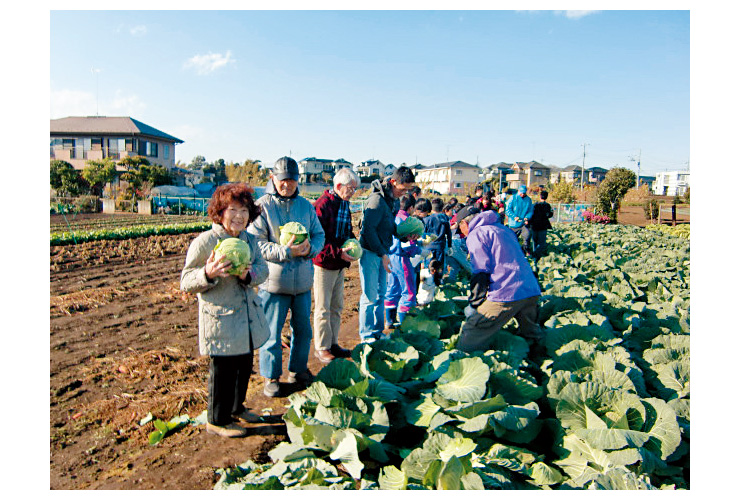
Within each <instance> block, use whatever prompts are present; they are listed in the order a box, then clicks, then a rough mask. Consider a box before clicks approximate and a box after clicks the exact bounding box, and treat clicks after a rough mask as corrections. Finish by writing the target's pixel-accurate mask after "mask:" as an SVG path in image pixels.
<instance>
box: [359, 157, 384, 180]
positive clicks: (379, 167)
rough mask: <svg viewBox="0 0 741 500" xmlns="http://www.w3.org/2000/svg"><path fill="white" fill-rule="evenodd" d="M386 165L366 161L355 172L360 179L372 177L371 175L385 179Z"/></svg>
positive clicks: (376, 161) (375, 161) (374, 161)
mask: <svg viewBox="0 0 741 500" xmlns="http://www.w3.org/2000/svg"><path fill="white" fill-rule="evenodd" d="M385 170H386V165H384V164H383V163H381V162H380V161H378V160H366V161H364V162H362V163H360V164H359V165H358V166H357V168H356V169H355V171H356V172H357V173H358V175H359V176H360V177H370V176H371V175H377V176H379V177H383V176H384V175H385Z"/></svg>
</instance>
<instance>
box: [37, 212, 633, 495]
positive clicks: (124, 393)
mask: <svg viewBox="0 0 741 500" xmlns="http://www.w3.org/2000/svg"><path fill="white" fill-rule="evenodd" d="M91 217H92V218H94V216H91ZM52 219H53V220H52V222H56V220H54V219H55V218H54V217H52ZM620 222H621V223H624V224H636V225H645V220H644V217H643V210H642V208H641V207H626V208H625V209H623V213H622V214H621V217H620ZM195 236H196V234H189V235H180V236H154V237H149V238H139V239H135V240H126V241H119V242H92V243H84V244H80V245H75V246H63V247H51V248H50V290H51V296H50V304H49V316H50V331H49V349H50V394H49V402H50V408H49V418H50V486H51V488H52V489H173V490H174V489H210V488H212V487H213V484H214V482H215V481H216V479H217V478H218V475H217V474H216V470H217V469H218V468H220V467H229V466H232V465H234V464H238V463H242V462H244V461H245V460H247V459H252V460H255V461H259V462H267V461H268V460H269V459H268V457H267V451H269V450H270V449H272V448H273V447H274V446H275V445H276V444H277V443H278V442H280V441H281V440H284V439H287V437H286V434H285V426H284V425H283V422H282V420H281V416H282V414H283V412H284V411H285V404H286V403H287V400H286V399H285V398H274V399H272V398H267V397H265V396H263V394H262V378H261V377H259V376H258V375H257V373H258V366H257V365H258V362H257V359H256V361H255V374H253V377H252V379H251V381H250V388H249V392H248V397H247V401H248V404H249V405H250V407H251V408H252V409H253V410H255V411H256V412H258V413H260V412H262V410H263V409H269V416H266V417H265V422H264V423H260V424H249V427H250V428H251V429H252V431H253V432H252V434H251V435H250V436H248V437H246V438H244V439H225V438H220V437H217V436H214V435H211V434H207V433H206V432H205V428H204V427H203V426H197V427H191V426H188V427H186V428H184V429H182V430H180V431H178V432H176V433H174V434H172V435H170V436H167V437H166V438H165V439H164V440H162V441H161V442H160V443H159V444H157V445H155V446H150V445H149V444H148V435H149V433H150V432H152V431H153V430H154V428H153V425H152V423H147V424H145V425H143V426H140V425H139V422H140V420H141V419H143V418H144V417H145V416H147V414H148V413H150V412H151V413H152V415H153V416H154V417H155V418H159V419H162V420H169V419H170V418H172V417H174V416H177V415H181V414H185V413H187V414H188V415H189V416H190V417H193V418H194V417H196V416H198V415H199V414H201V412H203V410H205V408H206V398H207V393H206V382H207V376H208V363H207V359H204V358H203V357H201V356H199V354H198V347H197V343H198V338H197V335H198V334H197V328H198V311H197V303H196V298H195V296H191V295H187V294H184V293H182V292H180V291H179V289H178V287H179V277H180V271H181V269H182V266H183V263H184V260H185V252H186V250H187V248H188V245H189V243H190V241H191V240H192V239H193V238H194V237H195ZM359 297H360V283H359V280H358V266H357V264H353V266H352V267H351V268H350V271H349V272H348V274H347V277H346V282H345V303H346V307H345V312H344V314H343V326H342V332H341V335H340V344H341V345H343V346H344V347H347V348H352V347H353V346H355V345H356V344H357V342H358V336H357V329H358V327H357V325H358V323H357V321H358V320H357V308H358V302H359ZM285 358H286V359H284V373H285V372H286V371H287V369H286V367H285V365H286V363H287V356H286V357H285ZM321 366H322V365H320V363H319V362H318V361H317V360H316V359H315V358H314V356H313V347H312V353H311V354H310V358H309V367H310V369H311V370H312V372H313V373H316V372H317V371H319V369H320V368H321ZM283 389H285V392H286V393H288V392H290V391H291V390H292V388H291V387H288V386H286V385H285V384H284V386H283Z"/></svg>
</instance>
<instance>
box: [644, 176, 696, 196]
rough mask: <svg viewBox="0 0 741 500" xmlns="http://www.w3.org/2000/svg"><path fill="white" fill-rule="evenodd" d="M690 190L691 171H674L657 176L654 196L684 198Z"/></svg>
mask: <svg viewBox="0 0 741 500" xmlns="http://www.w3.org/2000/svg"><path fill="white" fill-rule="evenodd" d="M689 188H690V171H689V170H674V171H671V172H661V173H658V174H656V182H655V184H654V186H653V191H654V194H657V195H663V196H684V194H685V193H686V192H687V190H688V189H689Z"/></svg>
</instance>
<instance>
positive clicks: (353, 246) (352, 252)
mask: <svg viewBox="0 0 741 500" xmlns="http://www.w3.org/2000/svg"><path fill="white" fill-rule="evenodd" d="M342 248H346V249H347V254H348V255H349V256H350V257H352V258H353V260H358V259H359V258H360V257H361V256H362V255H363V248H362V247H361V246H360V242H359V241H358V240H356V239H355V238H350V239H349V240H347V241H346V242H345V243H344V244H343V245H342Z"/></svg>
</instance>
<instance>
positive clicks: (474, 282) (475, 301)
mask: <svg viewBox="0 0 741 500" xmlns="http://www.w3.org/2000/svg"><path fill="white" fill-rule="evenodd" d="M488 292H489V274H488V273H485V272H484V273H476V274H474V275H473V277H472V278H471V293H470V295H469V296H468V303H469V304H471V307H473V308H474V309H477V308H478V307H479V306H480V305H481V304H483V303H484V301H485V300H486V294H487V293H488Z"/></svg>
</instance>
